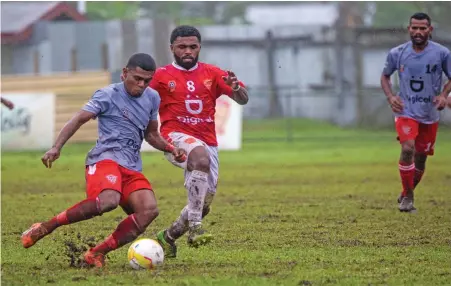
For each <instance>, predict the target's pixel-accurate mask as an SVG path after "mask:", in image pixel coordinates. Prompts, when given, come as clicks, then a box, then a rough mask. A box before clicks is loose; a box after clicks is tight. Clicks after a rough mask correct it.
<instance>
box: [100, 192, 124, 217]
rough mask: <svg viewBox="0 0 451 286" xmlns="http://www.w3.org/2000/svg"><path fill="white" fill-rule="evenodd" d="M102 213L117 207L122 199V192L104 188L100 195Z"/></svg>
mask: <svg viewBox="0 0 451 286" xmlns="http://www.w3.org/2000/svg"><path fill="white" fill-rule="evenodd" d="M98 199H99V210H100V213H101V214H102V213H105V212H109V211H112V210H114V209H116V208H117V207H118V206H119V202H120V201H121V194H120V193H118V192H116V191H114V190H104V191H103V192H101V193H100V195H99V196H98Z"/></svg>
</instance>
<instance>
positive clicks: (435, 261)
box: [1, 120, 451, 286]
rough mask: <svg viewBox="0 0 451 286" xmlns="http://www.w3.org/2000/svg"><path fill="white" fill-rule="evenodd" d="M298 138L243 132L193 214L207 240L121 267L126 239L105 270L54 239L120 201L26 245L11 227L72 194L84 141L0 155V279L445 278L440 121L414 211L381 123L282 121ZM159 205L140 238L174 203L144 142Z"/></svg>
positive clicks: (318, 281) (179, 182) (163, 169)
mask: <svg viewBox="0 0 451 286" xmlns="http://www.w3.org/2000/svg"><path fill="white" fill-rule="evenodd" d="M284 124H285V123H284V121H254V122H246V124H245V125H244V134H243V135H244V138H245V139H250V138H254V139H255V138H260V137H267V138H270V137H279V136H284V128H285V125H284ZM292 127H293V129H294V130H293V132H294V133H295V134H297V135H298V136H302V137H303V138H304V139H302V140H299V141H295V142H293V143H286V142H284V141H278V142H266V141H256V142H255V141H253V143H251V142H247V143H245V144H244V146H243V149H242V150H241V151H239V152H225V151H224V152H221V153H220V160H221V169H220V173H221V178H220V183H219V189H218V194H217V197H216V198H215V201H214V203H213V207H212V212H211V213H210V214H209V215H208V216H207V217H206V219H205V226H206V228H207V229H208V230H210V231H211V232H212V233H213V234H214V235H215V240H214V241H213V243H212V244H211V245H208V246H206V247H203V248H199V249H190V248H189V247H188V246H187V244H186V237H184V238H182V239H180V240H179V242H178V245H179V258H177V259H176V260H166V262H165V264H164V266H163V267H162V268H161V269H159V270H157V271H154V272H147V271H134V270H132V269H131V268H130V267H129V266H128V265H127V260H126V252H127V247H128V245H127V246H126V247H123V248H121V249H119V250H117V251H114V252H112V253H111V254H109V255H108V259H107V266H106V268H105V269H100V270H98V269H88V270H87V269H77V268H72V267H69V262H70V259H69V257H68V255H67V254H66V246H65V243H67V242H73V243H74V244H76V245H79V246H81V245H86V241H88V240H93V241H95V242H100V241H102V240H103V239H104V238H105V237H107V236H108V235H109V234H110V233H111V232H112V231H113V230H114V228H115V227H116V225H117V224H118V223H119V221H120V220H121V219H123V218H124V217H125V214H124V213H123V212H122V211H121V210H120V208H118V209H116V210H114V211H112V212H110V213H107V214H105V215H103V216H101V217H96V218H94V219H92V220H90V221H89V222H80V223H78V224H74V225H70V226H64V227H61V228H60V229H58V230H56V231H55V232H54V233H52V234H51V235H50V236H48V237H46V238H44V239H43V240H42V241H40V242H38V243H37V244H36V245H35V246H33V247H32V248H30V249H23V248H22V246H21V245H20V240H19V237H20V234H21V232H22V231H24V230H25V229H27V228H28V227H29V226H30V225H31V224H32V223H34V222H37V221H42V220H45V219H47V218H50V217H52V216H54V215H55V214H57V213H58V212H59V211H61V210H63V209H65V208H67V207H69V206H71V205H73V204H74V203H76V202H78V201H80V200H82V199H84V197H85V195H84V190H85V189H84V166H83V163H84V157H85V153H86V152H87V151H88V150H89V149H90V148H91V145H92V144H89V145H87V144H83V145H72V146H67V147H66V148H65V149H64V150H63V153H62V156H61V158H60V159H59V160H58V161H57V162H56V164H55V165H54V168H52V169H51V170H47V169H45V168H44V167H43V166H42V163H41V162H40V160H39V158H40V156H41V155H42V154H41V153H35V152H24V153H3V154H2V162H1V164H2V165H1V167H2V244H1V249H2V278H1V279H2V281H1V282H2V284H3V285H21V286H22V285H43V284H45V285H47V284H49V283H52V284H53V285H233V286H234V285H256V286H265V285H268V286H269V285H449V281H451V271H450V268H449V265H450V264H451V249H450V243H451V241H450V237H451V217H450V215H449V214H450V212H451V206H450V204H449V199H450V196H449V186H450V185H451V176H450V173H449V162H450V159H451V153H450V150H451V133H450V132H448V130H447V129H441V130H440V131H439V132H440V134H439V136H438V142H437V147H436V155H435V156H433V157H431V158H430V159H429V160H428V167H427V172H426V174H425V177H424V179H423V181H422V182H421V184H420V186H419V187H418V189H417V190H416V200H415V203H416V207H417V208H418V211H419V213H418V214H416V215H409V214H402V213H399V211H398V210H397V204H396V198H397V195H398V194H399V191H400V188H401V184H400V182H399V174H398V170H397V160H398V157H399V149H400V148H399V144H398V143H397V141H396V140H395V134H394V132H393V131H392V130H390V131H379V132H376V131H366V130H347V129H345V130H342V129H339V128H336V127H334V126H331V125H328V124H324V123H320V124H319V123H316V122H312V121H303V120H298V121H293V122H292ZM143 158H144V173H145V175H146V176H147V177H148V178H149V180H150V181H151V182H152V184H153V186H154V188H155V193H156V196H157V199H158V204H159V210H160V216H159V217H158V218H157V219H156V220H155V221H154V222H153V223H152V224H151V225H150V226H149V228H148V230H147V231H146V232H145V233H144V234H143V235H142V236H143V237H154V235H155V234H156V232H157V231H159V230H161V229H163V228H164V227H167V226H168V225H169V224H170V223H171V222H172V220H173V219H175V218H176V217H177V216H178V215H179V214H180V210H181V209H182V207H183V206H184V204H185V203H186V190H185V189H184V188H183V172H182V170H180V169H177V168H175V167H173V166H172V165H171V164H170V163H168V162H167V161H166V160H165V159H164V158H163V156H162V154H161V153H145V154H144V155H143Z"/></svg>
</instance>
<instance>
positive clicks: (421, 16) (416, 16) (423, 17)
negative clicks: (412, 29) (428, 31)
mask: <svg viewBox="0 0 451 286" xmlns="http://www.w3.org/2000/svg"><path fill="white" fill-rule="evenodd" d="M412 19H415V20H420V21H421V20H428V25H431V17H429V15H428V14H426V13H422V12H418V13H415V14H413V15H412V16H411V17H410V22H409V23H411V22H412Z"/></svg>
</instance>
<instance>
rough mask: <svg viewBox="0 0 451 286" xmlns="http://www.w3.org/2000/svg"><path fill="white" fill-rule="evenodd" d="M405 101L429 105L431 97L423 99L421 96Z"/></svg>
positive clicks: (410, 97) (411, 97)
mask: <svg viewBox="0 0 451 286" xmlns="http://www.w3.org/2000/svg"><path fill="white" fill-rule="evenodd" d="M407 100H409V102H411V103H412V104H415V103H431V102H432V96H428V97H423V96H418V95H416V96H409V97H408V98H407Z"/></svg>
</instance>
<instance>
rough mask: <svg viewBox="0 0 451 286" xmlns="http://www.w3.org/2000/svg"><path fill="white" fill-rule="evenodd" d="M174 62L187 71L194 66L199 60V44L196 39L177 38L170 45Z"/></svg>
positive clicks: (193, 37)
mask: <svg viewBox="0 0 451 286" xmlns="http://www.w3.org/2000/svg"><path fill="white" fill-rule="evenodd" d="M171 51H172V53H173V54H174V59H175V62H176V63H177V64H178V65H179V66H181V67H183V68H185V69H187V70H189V69H190V68H192V67H193V66H195V65H196V63H197V61H198V59H199V52H200V43H199V40H198V39H197V37H195V36H192V37H178V38H177V39H175V41H174V43H173V44H172V45H171Z"/></svg>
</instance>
